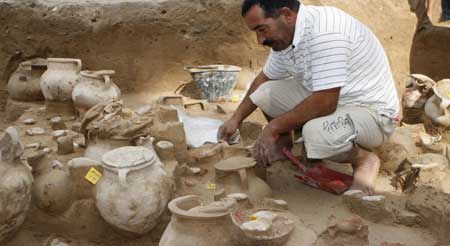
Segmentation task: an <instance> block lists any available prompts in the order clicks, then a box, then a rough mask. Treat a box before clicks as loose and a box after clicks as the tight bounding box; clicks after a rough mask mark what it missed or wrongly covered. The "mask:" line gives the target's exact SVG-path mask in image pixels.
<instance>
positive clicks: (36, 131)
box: [25, 127, 45, 136]
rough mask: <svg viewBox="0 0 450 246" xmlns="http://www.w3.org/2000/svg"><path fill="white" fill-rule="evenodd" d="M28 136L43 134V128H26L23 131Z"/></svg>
mask: <svg viewBox="0 0 450 246" xmlns="http://www.w3.org/2000/svg"><path fill="white" fill-rule="evenodd" d="M25 133H26V134H27V135H28V136H39V135H44V134H45V129H44V128H40V127H33V128H31V129H28V130H27V131H26V132H25Z"/></svg>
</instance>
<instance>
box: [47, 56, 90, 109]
mask: <svg viewBox="0 0 450 246" xmlns="http://www.w3.org/2000/svg"><path fill="white" fill-rule="evenodd" d="M47 63H48V65H47V66H48V68H47V71H45V73H44V74H43V75H42V77H41V90H42V93H43V94H44V97H45V100H47V101H57V102H66V101H71V100H72V91H73V88H74V87H75V86H76V85H77V84H78V82H79V81H80V71H81V60H79V59H70V58H48V59H47Z"/></svg>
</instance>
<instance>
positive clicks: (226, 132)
mask: <svg viewBox="0 0 450 246" xmlns="http://www.w3.org/2000/svg"><path fill="white" fill-rule="evenodd" d="M239 126H240V122H239V121H238V120H235V119H234V118H230V119H228V120H227V121H225V122H224V123H223V124H222V125H221V126H220V127H219V131H218V132H217V141H226V142H227V143H229V141H230V140H232V139H230V138H231V137H232V136H233V135H234V134H235V133H236V131H237V129H238V128H239Z"/></svg>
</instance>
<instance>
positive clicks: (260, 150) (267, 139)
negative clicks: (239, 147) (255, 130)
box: [253, 125, 280, 167]
mask: <svg viewBox="0 0 450 246" xmlns="http://www.w3.org/2000/svg"><path fill="white" fill-rule="evenodd" d="M279 137H280V135H278V134H274V133H273V132H272V129H271V128H270V126H269V125H267V126H266V127H265V128H264V130H263V131H262V132H261V135H259V137H258V139H257V140H256V143H255V146H254V147H253V157H254V158H255V159H256V161H257V163H258V164H260V165H263V166H264V167H267V166H269V165H270V163H271V162H273V161H275V160H274V155H276V153H275V152H276V149H278V148H277V141H278V139H279Z"/></svg>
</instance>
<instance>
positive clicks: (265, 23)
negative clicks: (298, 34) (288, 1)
mask: <svg viewBox="0 0 450 246" xmlns="http://www.w3.org/2000/svg"><path fill="white" fill-rule="evenodd" d="M244 19H245V22H246V23H247V26H248V27H249V28H250V29H251V30H253V31H255V32H256V37H257V39H258V43H259V44H262V45H264V46H268V47H271V48H272V49H273V50H275V51H280V50H284V49H286V48H287V47H289V45H290V44H291V43H292V39H293V36H294V30H295V25H294V28H293V27H292V20H291V19H290V18H289V19H288V18H286V16H285V15H280V16H279V17H277V18H271V17H269V18H266V17H265V15H264V10H263V9H262V8H261V7H260V6H259V5H255V6H253V7H252V8H251V9H250V10H249V11H248V12H247V14H246V15H245V17H244ZM290 24H291V25H290Z"/></svg>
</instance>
